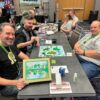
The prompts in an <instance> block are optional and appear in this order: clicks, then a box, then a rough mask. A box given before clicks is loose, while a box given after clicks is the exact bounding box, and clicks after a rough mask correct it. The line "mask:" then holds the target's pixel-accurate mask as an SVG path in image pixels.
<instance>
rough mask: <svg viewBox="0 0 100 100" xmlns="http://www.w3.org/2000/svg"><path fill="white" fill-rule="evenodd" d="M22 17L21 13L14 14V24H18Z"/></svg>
mask: <svg viewBox="0 0 100 100" xmlns="http://www.w3.org/2000/svg"><path fill="white" fill-rule="evenodd" d="M21 19H22V16H21V15H18V16H15V18H14V20H15V24H19V23H20V21H21Z"/></svg>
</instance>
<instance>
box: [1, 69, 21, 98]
mask: <svg viewBox="0 0 100 100" xmlns="http://www.w3.org/2000/svg"><path fill="white" fill-rule="evenodd" d="M21 70H22V69H21V67H19V74H18V77H17V78H16V79H15V80H17V79H19V78H21V77H22V71H21ZM18 92H19V90H18V89H17V87H16V86H12V85H10V86H5V87H4V89H2V90H0V94H1V95H2V96H16V95H17V94H18Z"/></svg>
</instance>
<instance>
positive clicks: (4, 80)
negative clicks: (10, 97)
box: [0, 77, 26, 89]
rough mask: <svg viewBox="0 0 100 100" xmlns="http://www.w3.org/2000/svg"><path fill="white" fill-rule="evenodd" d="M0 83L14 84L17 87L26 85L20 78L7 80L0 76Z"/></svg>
mask: <svg viewBox="0 0 100 100" xmlns="http://www.w3.org/2000/svg"><path fill="white" fill-rule="evenodd" d="M0 85H2V86H8V85H13V86H16V87H17V88H18V89H22V88H23V87H24V86H25V85H26V83H25V81H24V80H23V79H22V78H20V79H18V80H8V79H5V78H2V77H0Z"/></svg>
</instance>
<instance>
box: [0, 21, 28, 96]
mask: <svg viewBox="0 0 100 100" xmlns="http://www.w3.org/2000/svg"><path fill="white" fill-rule="evenodd" d="M14 40H15V29H14V28H13V26H12V25H11V24H9V23H2V24H1V26H0V94H1V95H3V96H12V95H17V93H18V91H19V89H22V88H23V87H24V86H25V85H26V84H25V81H24V80H23V79H22V78H21V75H20V73H19V72H20V71H19V66H18V57H19V58H20V59H22V60H23V59H28V56H27V55H25V54H24V53H22V52H20V51H19V50H18V49H17V48H16V47H15V46H14V45H13V43H14Z"/></svg>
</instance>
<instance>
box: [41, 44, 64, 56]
mask: <svg viewBox="0 0 100 100" xmlns="http://www.w3.org/2000/svg"><path fill="white" fill-rule="evenodd" d="M52 56H65V52H64V49H63V46H60V45H57V46H55V45H53V46H40V50H39V57H52Z"/></svg>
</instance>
